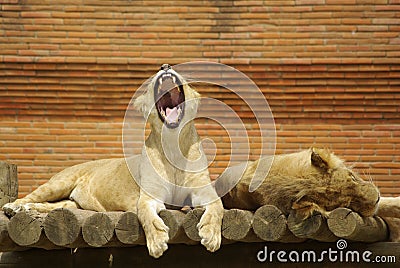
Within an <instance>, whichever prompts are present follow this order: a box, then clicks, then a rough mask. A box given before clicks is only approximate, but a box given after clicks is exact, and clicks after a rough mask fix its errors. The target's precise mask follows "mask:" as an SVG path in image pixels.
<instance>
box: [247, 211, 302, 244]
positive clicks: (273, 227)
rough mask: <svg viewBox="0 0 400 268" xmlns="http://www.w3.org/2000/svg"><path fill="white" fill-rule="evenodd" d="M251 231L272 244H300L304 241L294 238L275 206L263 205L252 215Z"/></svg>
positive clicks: (283, 217)
mask: <svg viewBox="0 0 400 268" xmlns="http://www.w3.org/2000/svg"><path fill="white" fill-rule="evenodd" d="M253 230H254V232H255V234H256V235H257V236H258V237H259V238H260V239H262V240H265V241H274V242H285V243H289V242H302V241H304V240H305V239H304V238H299V237H296V236H294V235H293V234H292V233H291V232H290V230H289V228H288V226H287V220H286V216H285V215H284V214H283V213H282V211H280V210H279V209H278V208H277V207H275V206H270V205H265V206H262V207H260V208H259V209H257V210H256V212H255V213H254V219H253Z"/></svg>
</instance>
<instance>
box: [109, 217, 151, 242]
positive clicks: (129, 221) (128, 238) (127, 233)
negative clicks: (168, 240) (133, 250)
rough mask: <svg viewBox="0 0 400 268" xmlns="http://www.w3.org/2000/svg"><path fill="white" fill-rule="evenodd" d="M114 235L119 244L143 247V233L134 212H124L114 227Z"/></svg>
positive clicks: (144, 240)
mask: <svg viewBox="0 0 400 268" xmlns="http://www.w3.org/2000/svg"><path fill="white" fill-rule="evenodd" d="M115 234H116V236H117V238H118V240H119V241H120V242H121V243H124V244H128V245H145V244H146V239H145V236H144V231H143V229H142V227H141V225H140V222H139V219H138V216H137V215H136V213H134V212H130V211H128V212H124V213H122V215H121V216H120V217H119V219H118V222H117V224H116V226H115Z"/></svg>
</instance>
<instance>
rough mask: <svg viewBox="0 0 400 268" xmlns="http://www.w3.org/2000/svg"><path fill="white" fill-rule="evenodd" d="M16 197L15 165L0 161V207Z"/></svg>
mask: <svg viewBox="0 0 400 268" xmlns="http://www.w3.org/2000/svg"><path fill="white" fill-rule="evenodd" d="M17 197H18V179H17V166H16V165H13V164H8V163H6V162H3V161H0V208H1V207H2V206H3V205H4V204H7V203H10V202H13V201H14V200H15V199H17Z"/></svg>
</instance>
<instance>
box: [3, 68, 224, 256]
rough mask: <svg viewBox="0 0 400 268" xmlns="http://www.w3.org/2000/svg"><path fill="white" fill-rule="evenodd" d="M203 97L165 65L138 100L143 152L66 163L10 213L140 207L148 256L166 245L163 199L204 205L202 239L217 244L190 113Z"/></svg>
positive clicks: (215, 216) (217, 210)
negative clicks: (146, 128) (145, 130)
mask: <svg viewBox="0 0 400 268" xmlns="http://www.w3.org/2000/svg"><path fill="white" fill-rule="evenodd" d="M198 103H199V94H198V93H197V92H196V91H195V90H193V89H192V88H191V87H190V86H189V85H188V84H187V83H186V82H185V80H184V79H183V78H182V77H181V76H180V75H179V74H178V73H177V72H175V71H174V70H173V69H172V68H171V67H170V66H169V65H167V64H164V65H163V66H162V67H161V69H160V71H159V72H158V73H157V74H156V75H155V76H154V77H153V79H151V82H150V83H149V85H148V87H147V90H146V92H145V93H144V94H143V95H141V96H140V97H138V98H137V99H136V101H135V103H134V104H135V106H136V108H137V109H138V110H139V111H141V112H142V113H143V115H144V116H145V118H146V119H147V122H149V124H150V128H151V133H150V135H149V137H148V138H147V139H146V141H145V145H144V147H143V151H142V154H141V155H140V156H138V157H131V158H127V159H124V158H121V159H104V160H97V161H92V162H88V163H83V164H80V165H76V166H73V167H70V168H66V169H65V170H63V171H61V172H60V173H58V174H56V175H54V176H53V177H52V178H51V179H50V180H49V181H48V182H47V183H45V184H43V185H42V186H40V187H39V188H38V189H36V190H35V191H33V192H32V193H31V194H29V195H27V196H26V197H24V198H21V199H18V200H16V201H15V202H13V203H8V204H6V205H4V207H3V209H4V211H5V212H6V213H7V214H9V215H13V214H15V213H16V212H18V211H20V210H31V209H33V210H38V211H40V212H48V211H50V210H52V209H55V208H59V207H79V208H82V209H88V210H95V211H116V210H118V211H134V212H137V213H138V217H139V220H140V222H141V224H142V226H143V229H144V231H145V234H146V240H147V247H148V250H149V253H150V255H151V256H153V257H156V258H158V257H160V256H161V255H162V254H163V252H164V251H165V250H167V248H168V246H167V242H168V227H167V226H166V225H165V224H164V222H163V221H162V219H161V218H160V217H159V216H158V213H159V212H160V210H163V209H165V205H164V203H167V204H173V205H175V206H176V205H183V204H190V205H192V206H199V205H204V206H205V213H204V214H203V216H202V217H201V219H200V222H199V224H198V229H199V235H200V237H201V238H202V239H201V243H202V244H203V245H204V246H205V247H206V248H207V249H208V250H209V251H216V250H217V249H219V247H220V244H221V223H222V216H223V207H222V202H221V200H220V199H219V197H218V196H217V194H216V192H215V190H214V188H213V187H212V186H211V184H210V177H209V173H208V169H207V159H206V158H205V157H204V154H203V150H202V147H201V144H200V139H199V136H198V135H197V132H196V129H195V126H194V122H193V120H192V119H194V117H195V115H196V112H197V107H198ZM128 166H129V167H130V169H131V170H132V172H133V174H134V175H133V176H132V175H131V173H130V172H129V168H128Z"/></svg>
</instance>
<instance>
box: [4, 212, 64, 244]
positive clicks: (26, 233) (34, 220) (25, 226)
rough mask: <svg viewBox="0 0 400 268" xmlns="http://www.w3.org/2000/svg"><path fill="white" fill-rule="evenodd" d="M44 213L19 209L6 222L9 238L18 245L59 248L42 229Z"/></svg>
mask: <svg viewBox="0 0 400 268" xmlns="http://www.w3.org/2000/svg"><path fill="white" fill-rule="evenodd" d="M45 217H46V214H45V213H38V212H36V211H21V212H18V213H17V214H15V216H13V217H12V218H11V219H10V222H9V223H8V226H7V227H8V233H9V235H10V238H11V239H12V240H13V241H14V242H15V243H16V244H18V245H20V246H26V247H38V248H44V249H56V248H60V247H58V246H56V245H54V244H53V243H52V242H50V241H49V240H48V239H47V237H46V235H45V234H44V231H43V222H44V218H45Z"/></svg>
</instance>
